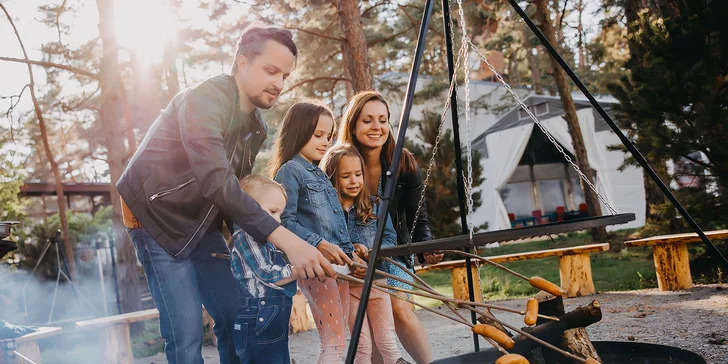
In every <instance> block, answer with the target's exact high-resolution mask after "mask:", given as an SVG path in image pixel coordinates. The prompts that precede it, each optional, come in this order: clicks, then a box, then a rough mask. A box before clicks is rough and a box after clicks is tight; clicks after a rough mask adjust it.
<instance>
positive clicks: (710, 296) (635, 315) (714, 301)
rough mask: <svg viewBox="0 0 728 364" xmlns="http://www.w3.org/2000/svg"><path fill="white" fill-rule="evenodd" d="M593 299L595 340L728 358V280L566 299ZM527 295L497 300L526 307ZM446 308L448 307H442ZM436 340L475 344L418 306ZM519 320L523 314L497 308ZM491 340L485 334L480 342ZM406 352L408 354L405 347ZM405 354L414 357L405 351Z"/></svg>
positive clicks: (463, 348)
mask: <svg viewBox="0 0 728 364" xmlns="http://www.w3.org/2000/svg"><path fill="white" fill-rule="evenodd" d="M591 300H598V301H599V302H600V303H601V304H602V312H603V318H602V321H601V322H599V323H597V324H595V325H592V326H590V327H589V328H588V332H589V335H590V336H591V338H592V339H593V340H614V341H627V340H635V341H639V342H648V343H656V344H663V345H671V346H676V347H680V348H683V349H687V350H691V351H694V352H696V353H698V354H700V355H702V356H703V357H705V358H706V359H707V360H708V362H709V363H712V364H726V363H728V286H726V285H722V286H718V285H709V286H698V287H695V288H692V289H690V290H686V291H679V292H659V291H657V290H656V289H651V290H641V291H629V292H607V293H600V294H597V295H594V296H590V297H580V298H574V299H567V300H566V301H565V303H566V306H567V307H566V309H567V311H568V310H571V309H573V308H575V307H576V306H579V305H584V304H587V303H589V302H591ZM523 303H524V301H523V300H517V301H516V300H509V301H500V302H498V304H502V305H506V306H509V307H521V306H522V305H523ZM441 310H443V312H445V311H447V310H446V309H444V308H441ZM417 316H419V317H420V319H421V320H422V322H423V323H424V325H425V329H426V330H427V333H428V337H429V339H430V342H431V343H432V348H433V354H434V357H435V359H441V358H446V357H450V356H454V355H458V354H464V353H467V352H470V351H472V350H473V341H472V336H471V335H470V331H469V330H468V329H466V328H465V327H464V326H462V325H459V324H456V323H453V322H451V321H449V320H446V319H444V318H442V317H440V316H438V315H435V314H432V313H429V312H426V311H422V310H418V311H417ZM498 316H499V317H500V318H502V319H505V320H507V321H508V322H510V323H512V324H514V325H521V323H522V321H521V319H520V317H518V316H515V315H512V314H498ZM317 343H318V337H317V335H316V332H315V331H309V332H306V333H302V334H297V335H292V336H291V338H290V343H289V344H290V345H289V346H290V350H291V357H292V358H293V359H294V360H295V361H296V363H299V364H309V363H315V362H316V355H317V351H318V344H317ZM485 345H487V343H485V342H484V341H482V340H481V347H485ZM402 353H403V354H405V352H404V350H402ZM203 354H204V356H205V363H210V364H213V363H214V364H216V363H218V359H217V357H216V356H217V355H216V352H215V348H212V347H205V348H203ZM405 358H406V359H408V360H409V359H410V358H409V357H408V356H407V355H405ZM165 362H166V361H165V360H164V356H163V355H161V354H158V355H155V356H153V357H148V358H143V359H138V360H136V361H135V363H136V364H152V363H155V364H160V363H165Z"/></svg>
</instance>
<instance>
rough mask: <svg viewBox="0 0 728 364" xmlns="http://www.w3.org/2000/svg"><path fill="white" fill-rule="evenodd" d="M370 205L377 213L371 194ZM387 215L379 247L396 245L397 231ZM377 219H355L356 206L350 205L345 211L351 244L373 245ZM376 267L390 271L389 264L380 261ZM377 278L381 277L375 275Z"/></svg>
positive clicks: (374, 198) (374, 199)
mask: <svg viewBox="0 0 728 364" xmlns="http://www.w3.org/2000/svg"><path fill="white" fill-rule="evenodd" d="M372 205H373V206H374V214H375V215H377V216H378V215H379V204H378V203H377V198H376V197H375V196H372ZM386 216H387V223H386V226H385V227H384V235H383V236H382V245H380V247H381V248H386V247H393V246H396V245H397V232H396V231H395V230H394V225H393V224H392V218H391V217H390V216H389V214H387V215H386ZM377 221H378V220H377V219H370V220H369V221H367V222H361V221H359V220H357V216H356V208H355V207H354V206H352V207H351V208H350V209H349V211H348V212H347V223H348V225H349V235H351V242H352V243H353V244H362V245H364V246H366V247H367V248H368V249H371V248H372V247H373V246H374V238H375V237H376V235H377ZM377 269H380V270H382V271H384V272H387V273H390V264H388V263H386V262H382V263H381V264H380V265H379V266H378V267H377ZM376 278H377V279H378V278H382V277H379V276H377V277H376Z"/></svg>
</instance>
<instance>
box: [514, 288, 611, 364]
mask: <svg viewBox="0 0 728 364" xmlns="http://www.w3.org/2000/svg"><path fill="white" fill-rule="evenodd" d="M536 298H537V299H539V301H540V302H539V306H540V307H539V308H540V311H541V313H545V314H548V315H553V316H557V317H559V321H556V322H554V321H544V320H541V319H539V320H538V321H537V323H538V324H539V325H538V326H536V327H535V328H533V329H531V330H532V331H530V333H531V334H533V335H535V336H537V337H540V336H539V335H538V334H536V332H535V331H538V330H540V331H541V332H549V333H550V335H549V336H550V338H548V339H545V338H544V339H545V340H546V341H548V342H549V343H551V344H553V345H555V346H556V347H559V348H561V349H564V350H566V351H568V352H570V353H573V354H576V355H577V356H582V357H587V358H595V359H597V360H599V355H598V354H597V351H596V349H594V346H593V345H592V343H591V340H590V339H589V335H588V334H587V332H586V329H585V327H586V326H589V325H591V324H593V323H596V322H598V321H600V320H601V319H602V311H601V309H600V305H599V302H597V301H592V302H591V303H590V304H589V305H587V306H584V307H579V308H577V309H575V310H574V311H571V312H569V313H565V310H564V301H563V299H562V298H561V297H554V296H552V295H547V294H540V295H537V296H536ZM514 340H517V338H516V339H514ZM543 357H544V360H545V361H546V363H554V364H557V363H558V364H564V363H568V364H576V363H579V364H581V362H578V361H575V360H574V359H572V358H567V357H565V356H564V355H562V354H560V353H558V352H555V351H553V350H543Z"/></svg>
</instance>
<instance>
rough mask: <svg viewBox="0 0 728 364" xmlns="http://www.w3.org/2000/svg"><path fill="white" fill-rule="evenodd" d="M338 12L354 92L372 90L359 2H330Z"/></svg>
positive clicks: (351, 0)
mask: <svg viewBox="0 0 728 364" xmlns="http://www.w3.org/2000/svg"><path fill="white" fill-rule="evenodd" d="M332 3H333V4H334V6H335V7H336V8H337V10H338V12H339V21H340V24H341V30H342V32H343V33H344V37H343V38H344V39H345V40H343V41H342V43H343V49H344V60H345V61H346V64H347V67H348V68H349V75H351V84H352V86H353V87H354V92H359V91H364V90H373V89H374V78H373V77H372V71H371V68H370V67H369V57H368V55H367V52H368V49H367V42H366V38H365V37H364V29H363V27H362V23H361V12H360V10H359V2H358V1H355V0H332Z"/></svg>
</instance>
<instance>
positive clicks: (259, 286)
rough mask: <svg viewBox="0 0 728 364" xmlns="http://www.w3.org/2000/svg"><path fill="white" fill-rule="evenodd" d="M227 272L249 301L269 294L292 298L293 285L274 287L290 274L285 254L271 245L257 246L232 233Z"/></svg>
mask: <svg viewBox="0 0 728 364" xmlns="http://www.w3.org/2000/svg"><path fill="white" fill-rule="evenodd" d="M231 268H232V271H233V275H234V276H235V279H237V280H238V282H239V283H240V285H241V286H242V288H243V291H245V293H247V294H249V295H250V296H252V297H255V298H263V297H265V296H268V295H269V294H270V293H271V292H272V291H273V290H276V291H283V293H285V294H286V295H287V296H289V297H293V296H294V295H295V294H296V282H295V281H293V282H291V283H288V284H285V285H283V286H280V287H279V286H277V285H276V284H275V283H276V282H278V281H280V280H282V279H286V278H289V277H291V275H292V274H293V272H292V270H291V265H290V264H289V263H288V262H287V261H286V258H285V254H283V252H281V251H279V250H277V249H276V248H275V247H274V246H273V244H271V243H268V242H266V243H265V244H260V243H258V242H257V241H255V240H254V239H253V237H252V236H250V235H249V234H247V233H246V232H245V231H243V230H241V229H236V230H235V232H234V233H233V248H232V263H231Z"/></svg>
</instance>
